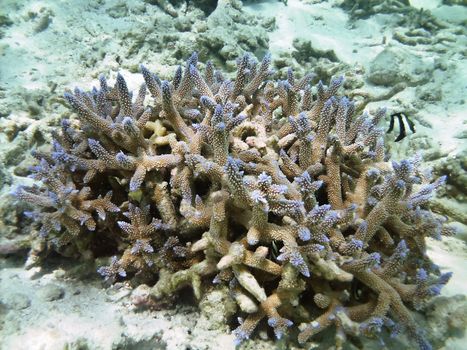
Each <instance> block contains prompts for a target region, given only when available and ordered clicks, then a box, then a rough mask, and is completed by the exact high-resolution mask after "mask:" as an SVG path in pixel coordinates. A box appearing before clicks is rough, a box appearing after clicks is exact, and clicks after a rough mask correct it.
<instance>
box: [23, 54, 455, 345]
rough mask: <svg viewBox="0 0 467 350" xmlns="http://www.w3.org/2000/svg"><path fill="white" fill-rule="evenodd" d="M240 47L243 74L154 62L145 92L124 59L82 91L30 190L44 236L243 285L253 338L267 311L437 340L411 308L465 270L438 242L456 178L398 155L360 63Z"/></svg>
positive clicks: (127, 267)
mask: <svg viewBox="0 0 467 350" xmlns="http://www.w3.org/2000/svg"><path fill="white" fill-rule="evenodd" d="M237 63H238V69H237V75H236V78H235V79H234V80H232V81H231V80H229V79H226V78H225V77H224V75H223V74H222V72H220V71H218V70H216V69H215V68H214V66H213V65H212V64H211V63H210V62H208V63H207V64H206V65H205V68H204V72H203V73H202V72H200V70H199V69H198V66H199V64H198V62H197V55H196V54H193V55H192V56H191V57H190V58H189V59H188V61H187V63H186V67H185V68H184V69H182V67H179V68H178V69H177V70H176V72H175V76H174V77H173V79H171V80H170V81H168V80H160V79H159V77H157V76H156V75H154V74H153V73H151V72H150V71H149V70H148V69H146V68H145V67H144V66H141V73H142V75H143V77H144V80H145V84H143V85H142V86H141V88H140V89H139V91H137V92H136V93H134V94H133V93H131V92H130V91H129V89H128V87H127V84H126V82H125V80H124V78H123V77H122V76H121V75H120V74H119V75H118V76H117V79H116V82H115V84H114V86H113V87H110V86H109V85H108V84H107V81H106V80H105V79H104V78H103V77H101V78H100V87H99V88H94V89H93V90H92V91H90V92H84V91H82V90H80V89H75V91H74V92H67V93H66V94H65V98H66V100H67V101H68V103H69V104H70V106H71V108H72V109H73V111H75V112H76V115H75V116H73V117H70V118H69V119H65V120H63V122H62V125H61V129H60V130H57V131H56V133H55V135H54V141H53V145H52V150H51V152H48V153H39V152H36V153H35V156H36V158H37V159H38V160H39V162H38V165H37V166H36V167H34V168H33V169H32V177H33V178H34V179H36V180H38V181H39V184H38V185H37V186H34V187H23V188H20V189H18V190H17V192H16V195H17V197H18V198H20V199H21V200H24V201H26V202H29V203H30V204H31V205H32V206H33V207H34V211H32V212H30V213H28V216H30V217H31V218H33V219H34V220H36V222H38V223H39V224H40V225H41V229H40V235H41V237H40V239H42V240H43V242H45V243H46V244H45V246H46V247H48V248H50V249H55V250H58V251H61V252H66V253H67V254H68V255H75V256H84V257H96V256H103V255H107V256H111V255H113V257H112V258H111V261H110V264H109V265H108V266H102V267H100V268H99V273H101V274H102V275H103V276H104V277H105V278H106V279H108V280H111V281H113V280H116V279H125V278H126V279H130V278H133V277H134V276H136V275H137V276H138V278H139V280H140V279H141V276H150V278H152V279H153V280H154V278H156V279H157V282H156V283H155V285H154V286H153V287H152V288H151V294H152V296H153V297H154V298H157V299H162V298H165V297H169V296H172V295H173V294H174V293H176V292H177V291H178V290H180V289H181V288H182V287H186V286H190V287H191V288H192V289H193V291H194V295H195V297H196V298H197V299H199V298H200V297H201V296H202V294H203V292H204V291H206V290H207V289H209V288H212V286H213V284H214V285H215V284H222V285H227V286H228V288H229V289H230V291H231V297H232V298H233V300H235V302H236V304H237V305H238V308H239V311H238V314H237V316H238V322H239V325H238V327H237V328H236V329H235V330H234V331H233V332H234V334H235V336H236V339H237V341H238V342H241V341H243V340H245V339H248V338H249V337H251V336H252V333H253V332H254V330H255V329H256V328H257V326H258V325H259V324H260V323H262V324H263V325H266V324H268V325H269V326H270V327H271V328H272V329H273V331H274V334H275V336H276V337H277V338H281V337H282V336H283V334H284V332H286V331H287V330H291V329H295V330H296V331H298V332H299V333H298V341H299V342H300V343H305V342H307V341H308V340H309V339H310V338H312V337H313V336H314V335H316V334H317V333H319V332H322V331H323V330H325V329H327V328H329V327H335V329H336V344H337V346H338V347H340V346H342V344H343V342H344V341H345V339H346V335H352V336H378V334H379V333H380V332H382V331H383V330H390V331H391V332H398V331H399V330H404V331H405V332H407V334H409V335H410V336H411V337H412V338H413V339H414V341H415V342H416V343H417V344H418V345H419V347H420V349H429V348H430V345H429V344H428V342H427V341H426V340H425V337H424V335H423V331H422V330H421V329H419V328H418V326H417V324H416V322H415V321H414V318H413V316H412V313H411V311H410V309H411V308H415V309H418V308H420V307H422V306H423V305H424V303H426V301H427V300H429V299H430V298H431V297H432V296H434V295H437V294H438V293H439V292H440V289H441V287H442V286H443V285H444V284H446V283H447V282H448V280H449V278H450V274H442V273H440V271H439V269H438V268H437V267H436V266H435V265H434V264H432V263H431V261H430V260H429V258H428V257H427V255H426V246H425V238H426V237H434V238H437V239H440V238H441V236H442V235H443V234H450V233H451V230H450V229H449V227H447V226H446V225H445V222H444V219H442V218H440V217H438V216H437V215H435V214H433V213H432V212H431V211H430V209H429V206H428V201H429V199H430V197H431V196H432V195H433V193H434V191H435V190H436V189H437V188H438V187H439V186H441V185H442V184H443V182H444V178H439V179H432V177H431V175H430V173H429V172H428V171H424V170H423V169H422V168H421V167H420V162H421V159H420V158H419V157H417V156H414V157H413V158H412V159H408V160H403V161H400V162H395V161H393V162H388V161H387V158H388V157H387V155H386V154H385V147H384V143H383V134H384V131H383V129H381V128H380V127H378V123H379V122H380V120H381V119H383V118H384V117H385V115H386V113H385V110H383V109H381V110H378V111H377V112H376V113H375V114H374V115H371V114H369V113H367V112H365V113H363V114H361V115H355V106H354V104H353V102H352V101H350V100H349V99H347V98H346V97H344V96H339V93H338V90H339V88H340V86H341V85H342V83H343V78H341V77H337V78H334V79H332V81H331V82H330V83H329V85H328V86H325V85H324V84H323V83H322V82H319V83H318V84H317V85H316V86H312V85H311V81H312V79H313V76H312V75H306V76H305V77H303V78H301V79H299V78H298V77H296V76H295V75H294V74H293V72H292V71H291V70H289V72H288V76H287V79H286V80H275V79H273V78H272V77H273V74H272V71H271V58H270V56H269V55H266V56H265V57H264V58H263V60H262V61H261V62H257V61H256V60H255V59H254V58H252V57H251V56H250V55H248V54H245V55H244V56H243V57H241V58H239V59H238V62H237ZM148 92H149V94H150V96H151V98H150V101H149V102H145V101H146V95H147V94H148ZM34 254H36V255H37V254H39V252H37V251H35V252H34ZM148 280H150V279H148Z"/></svg>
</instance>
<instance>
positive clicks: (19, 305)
mask: <svg viewBox="0 0 467 350" xmlns="http://www.w3.org/2000/svg"><path fill="white" fill-rule="evenodd" d="M5 304H6V305H7V306H8V308H10V309H14V310H23V309H27V308H28V307H29V306H31V300H29V297H28V296H27V295H26V294H22V293H16V294H12V295H10V296H9V297H8V298H7V300H5Z"/></svg>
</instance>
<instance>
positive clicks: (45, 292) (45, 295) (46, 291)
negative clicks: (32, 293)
mask: <svg viewBox="0 0 467 350" xmlns="http://www.w3.org/2000/svg"><path fill="white" fill-rule="evenodd" d="M37 295H38V297H39V298H40V299H42V300H44V301H54V300H59V299H62V298H63V297H64V295H65V291H64V290H63V288H62V287H60V286H57V285H56V284H48V285H46V286H44V287H42V288H41V289H39V292H38V293H37Z"/></svg>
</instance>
